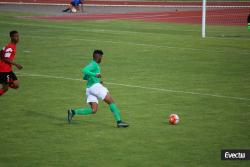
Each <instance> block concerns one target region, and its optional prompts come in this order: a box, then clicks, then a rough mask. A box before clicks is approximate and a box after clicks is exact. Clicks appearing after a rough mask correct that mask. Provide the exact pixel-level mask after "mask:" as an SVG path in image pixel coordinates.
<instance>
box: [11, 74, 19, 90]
mask: <svg viewBox="0 0 250 167" xmlns="http://www.w3.org/2000/svg"><path fill="white" fill-rule="evenodd" d="M8 84H9V87H10V88H12V89H18V88H19V86H20V82H19V80H18V79H17V76H16V74H15V73H13V72H10V73H9V78H8Z"/></svg>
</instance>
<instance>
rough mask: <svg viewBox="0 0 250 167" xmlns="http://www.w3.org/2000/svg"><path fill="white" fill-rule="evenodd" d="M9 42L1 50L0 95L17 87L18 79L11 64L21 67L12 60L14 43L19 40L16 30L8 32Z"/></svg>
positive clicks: (14, 50) (14, 53) (14, 52)
mask: <svg viewBox="0 0 250 167" xmlns="http://www.w3.org/2000/svg"><path fill="white" fill-rule="evenodd" d="M10 40H11V41H10V43H9V44H7V45H6V46H5V47H4V48H3V49H2V50H1V59H0V96H1V95H3V94H4V93H6V92H7V91H8V89H9V87H10V88H13V89H18V88H19V81H18V80H17V77H16V75H15V73H14V72H13V70H12V65H14V66H16V67H17V68H18V69H19V70H21V69H22V68H23V66H22V65H20V64H17V63H15V62H14V59H15V55H16V44H17V43H18V42H19V34H18V32H17V31H11V32H10Z"/></svg>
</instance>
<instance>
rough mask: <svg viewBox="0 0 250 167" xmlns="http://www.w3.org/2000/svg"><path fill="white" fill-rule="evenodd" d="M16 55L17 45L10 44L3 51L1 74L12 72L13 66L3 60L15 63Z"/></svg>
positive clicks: (0, 65)
mask: <svg viewBox="0 0 250 167" xmlns="http://www.w3.org/2000/svg"><path fill="white" fill-rule="evenodd" d="M15 55H16V45H15V44H12V43H9V44H8V45H6V46H5V47H4V48H3V49H2V50H1V59H0V72H11V71H12V64H9V63H6V62H5V61H3V59H9V60H11V61H13V60H14V59H15Z"/></svg>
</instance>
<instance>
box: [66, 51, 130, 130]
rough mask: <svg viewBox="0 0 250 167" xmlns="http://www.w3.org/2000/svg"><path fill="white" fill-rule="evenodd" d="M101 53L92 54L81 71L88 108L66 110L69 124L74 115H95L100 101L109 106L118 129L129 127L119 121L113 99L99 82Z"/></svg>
mask: <svg viewBox="0 0 250 167" xmlns="http://www.w3.org/2000/svg"><path fill="white" fill-rule="evenodd" d="M102 56H103V52H102V51H101V50H95V51H94V53H93V60H92V61H91V62H90V63H89V64H88V65H87V66H86V67H85V68H83V69H82V70H81V71H82V73H83V79H84V80H86V81H87V88H86V95H87V103H88V104H89V105H90V107H88V108H78V109H70V110H68V121H69V123H71V121H72V118H73V116H74V115H89V114H95V113H96V112H97V108H98V99H102V100H103V101H104V102H106V103H107V104H108V105H109V108H110V110H111V112H112V113H113V114H114V117H115V120H116V122H117V127H118V128H126V127H128V126H129V125H128V124H127V123H125V122H123V121H122V120H121V115H120V111H119V109H118V108H117V106H116V104H115V102H114V100H113V98H112V97H111V95H110V93H109V91H108V89H107V88H106V87H104V86H103V82H102V81H101V71H100V65H99V64H100V63H101V61H102Z"/></svg>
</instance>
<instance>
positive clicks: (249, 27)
mask: <svg viewBox="0 0 250 167" xmlns="http://www.w3.org/2000/svg"><path fill="white" fill-rule="evenodd" d="M247 23H248V25H247V28H248V30H250V14H249V15H248V18H247Z"/></svg>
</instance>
